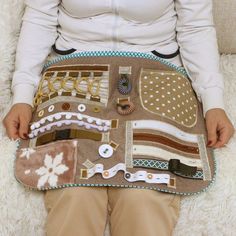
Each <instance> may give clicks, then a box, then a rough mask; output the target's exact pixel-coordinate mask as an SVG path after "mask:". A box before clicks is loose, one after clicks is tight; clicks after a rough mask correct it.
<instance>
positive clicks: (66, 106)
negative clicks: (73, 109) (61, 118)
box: [61, 102, 70, 111]
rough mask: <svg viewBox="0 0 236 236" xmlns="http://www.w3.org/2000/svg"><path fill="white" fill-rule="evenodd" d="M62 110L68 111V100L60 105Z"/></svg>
mask: <svg viewBox="0 0 236 236" xmlns="http://www.w3.org/2000/svg"><path fill="white" fill-rule="evenodd" d="M61 108H62V110H64V111H68V110H69V109H70V104H69V103H68V102H65V103H63V104H62V106H61Z"/></svg>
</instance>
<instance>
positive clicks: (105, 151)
mask: <svg viewBox="0 0 236 236" xmlns="http://www.w3.org/2000/svg"><path fill="white" fill-rule="evenodd" d="M98 152H99V155H100V156H101V157H103V158H109V157H111V156H112V155H113V148H112V146H111V145H109V144H102V145H101V146H100V147H99V149H98Z"/></svg>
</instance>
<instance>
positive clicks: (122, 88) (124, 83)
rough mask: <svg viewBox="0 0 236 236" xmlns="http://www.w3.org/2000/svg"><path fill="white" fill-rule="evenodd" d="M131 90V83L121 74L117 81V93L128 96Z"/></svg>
mask: <svg viewBox="0 0 236 236" xmlns="http://www.w3.org/2000/svg"><path fill="white" fill-rule="evenodd" d="M131 89H132V85H131V81H130V79H129V78H128V77H127V75H126V74H122V75H121V78H120V79H119V80H118V91H119V92H120V93H121V94H123V95H125V94H129V93H130V91H131Z"/></svg>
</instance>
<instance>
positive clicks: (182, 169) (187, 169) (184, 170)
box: [168, 159, 197, 176]
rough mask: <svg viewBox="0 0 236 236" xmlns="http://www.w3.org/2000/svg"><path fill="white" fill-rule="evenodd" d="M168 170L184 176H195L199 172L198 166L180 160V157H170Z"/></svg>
mask: <svg viewBox="0 0 236 236" xmlns="http://www.w3.org/2000/svg"><path fill="white" fill-rule="evenodd" d="M168 170H169V171H170V172H172V173H174V174H181V175H184V176H193V175H195V174H196V172H197V167H195V166H188V165H185V164H183V163H181V162H180V160H178V159H170V160H169V165H168Z"/></svg>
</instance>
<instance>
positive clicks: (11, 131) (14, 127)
mask: <svg viewBox="0 0 236 236" xmlns="http://www.w3.org/2000/svg"><path fill="white" fill-rule="evenodd" d="M5 127H6V131H7V136H8V137H9V138H10V139H14V140H15V139H18V138H19V130H18V129H19V122H18V121H14V120H8V121H6V122H5Z"/></svg>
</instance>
